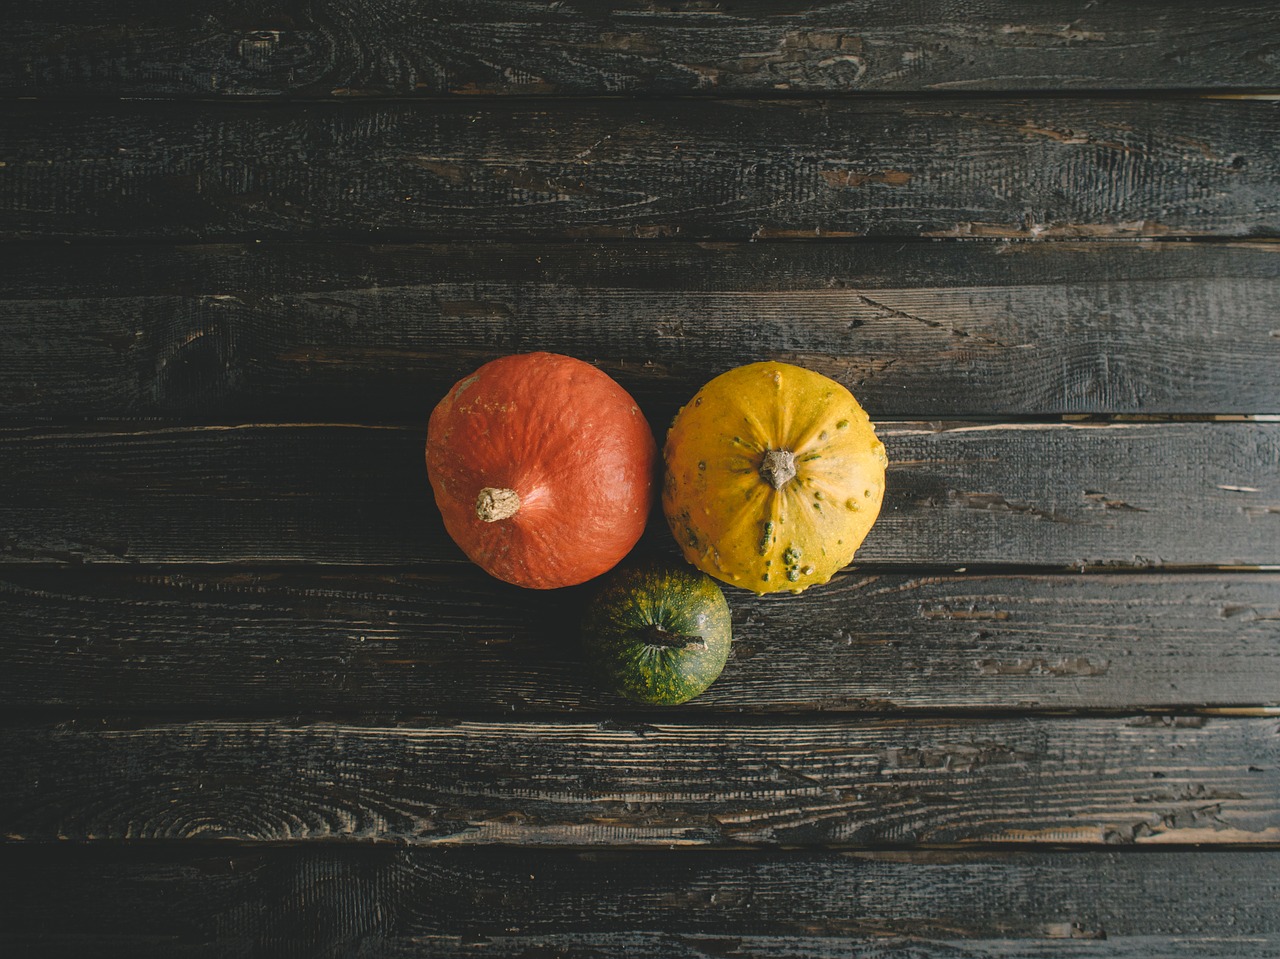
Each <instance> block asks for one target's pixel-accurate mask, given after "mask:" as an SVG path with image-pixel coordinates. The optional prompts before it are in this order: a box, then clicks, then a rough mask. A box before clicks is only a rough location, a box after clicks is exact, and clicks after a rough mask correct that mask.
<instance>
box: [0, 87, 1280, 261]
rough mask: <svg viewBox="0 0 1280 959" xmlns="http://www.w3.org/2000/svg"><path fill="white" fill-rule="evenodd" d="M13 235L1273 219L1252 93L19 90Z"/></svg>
mask: <svg viewBox="0 0 1280 959" xmlns="http://www.w3.org/2000/svg"><path fill="white" fill-rule="evenodd" d="M0 131H2V132H3V139H2V140H0V142H3V143H4V148H3V154H2V157H0V158H2V159H3V162H4V164H5V165H4V167H0V209H3V210H5V211H6V212H5V214H4V216H3V218H2V219H0V238H14V237H31V236H41V237H45V238H55V237H135V238H145V237H164V238H187V239H205V240H212V239H232V238H236V237H240V238H244V237H257V238H267V237H271V236H289V237H292V238H293V239H302V238H305V237H325V238H329V239H340V238H344V237H349V238H361V239H369V238H375V237H376V238H380V239H383V240H389V239H432V240H439V239H447V238H457V239H469V240H475V239H501V238H508V239H521V238H524V239H534V238H536V239H555V238H566V237H576V238H591V237H597V238H599V237H671V236H675V237H683V238H709V239H747V238H766V237H779V236H781V237H816V236H837V237H841V236H843V237H849V236H915V237H918V236H959V237H969V236H996V237H1017V238H1037V237H1040V238H1046V237H1117V236H1159V235H1171V234H1173V235H1202V236H1243V235H1254V236H1266V235H1270V236H1274V235H1276V234H1277V233H1278V232H1280V207H1278V206H1277V203H1276V200H1275V198H1276V196H1277V193H1280V153H1277V151H1276V150H1275V149H1274V145H1275V142H1276V139H1277V136H1278V135H1280V110H1277V104H1275V103H1268V102H1255V101H1246V100H1217V101H1210V100H1203V99H1199V100H1196V99H1171V100H1144V101H1134V100H1127V101H1107V100H1093V99H1082V100H1067V101H1063V100H1054V99H1032V100H1009V99H1003V100H973V99H960V100H936V99H933V100H925V99H900V98H885V99H875V100H845V101H813V100H795V101H784V102H763V101H708V100H696V99H691V100H666V101H640V102H628V101H613V100H607V101H564V102H558V103H556V104H555V108H554V110H549V109H548V108H547V105H546V104H542V103H536V102H535V103H528V102H510V101H508V102H500V101H490V102H488V103H485V104H478V103H475V102H470V103H468V102H459V101H454V102H428V103H412V102H405V101H400V102H393V103H360V102H348V103H340V104H335V103H312V104H305V105H290V106H288V107H282V106H280V105H269V104H268V105H262V104H226V103H200V104H183V103H165V102H134V103H113V104H110V105H106V106H104V105H62V106H51V105H49V104H47V103H40V104H33V103H23V102H10V103H8V104H5V105H4V107H3V109H2V110H0Z"/></svg>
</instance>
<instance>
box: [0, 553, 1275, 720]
mask: <svg viewBox="0 0 1280 959" xmlns="http://www.w3.org/2000/svg"><path fill="white" fill-rule="evenodd" d="M589 591H590V588H589V587H587V588H583V589H578V590H571V591H568V592H556V593H544V592H538V591H532V590H517V589H512V588H510V587H507V586H505V585H504V584H501V583H498V582H497V581H495V580H493V579H490V578H489V577H488V576H486V575H485V574H484V573H482V572H481V571H480V570H478V569H471V568H466V567H463V568H438V569H432V568H424V569H417V570H408V571H397V570H376V569H350V570H343V569H333V568H329V569H323V570H309V569H308V570H303V569H271V568H261V567H254V568H240V569H231V570H225V569H222V568H216V569H209V568H187V569H182V570H166V569H146V570H134V569H131V568H120V567H103V566H99V567H96V568H95V569H94V570H92V571H87V570H79V569H67V568H65V567H55V568H47V567H12V566H11V567H8V568H7V569H4V570H3V571H2V572H0V636H2V637H4V639H3V641H2V642H0V704H3V705H4V706H5V707H6V708H8V709H11V710H21V709H25V708H32V707H40V708H59V707H69V708H76V709H82V710H83V709H99V710H101V709H113V710H121V711H126V710H127V711H132V712H139V711H145V710H151V709H164V710H180V709H186V710H191V711H193V712H197V713H201V714H204V715H208V714H209V713H210V712H211V711H217V712H222V713H223V714H228V713H230V714H235V713H236V712H237V711H239V712H240V713H242V714H243V713H244V712H252V713H277V714H278V713H280V712H285V713H288V712H294V711H302V712H305V711H316V710H334V711H339V712H343V713H352V712H386V711H388V710H390V711H395V712H398V713H409V714H415V713H416V714H422V713H457V712H463V713H465V714H467V715H478V714H484V713H491V714H493V715H502V716H511V715H520V714H525V715H528V714H530V713H545V712H550V711H560V710H581V709H588V710H595V711H599V710H607V709H617V708H619V707H620V706H623V705H624V703H623V701H622V700H620V699H618V698H617V697H615V696H613V695H610V694H609V693H607V692H604V691H601V690H600V689H599V687H598V684H596V683H594V682H592V681H591V679H590V678H589V677H588V676H587V675H586V670H585V668H584V667H583V666H582V663H581V660H582V657H581V655H580V653H579V651H578V647H577V643H576V637H575V635H574V614H573V610H575V609H578V608H580V607H581V605H582V604H583V603H584V602H585V601H586V596H587V594H588V593H589ZM729 600H730V605H731V607H732V609H733V628H734V642H735V647H734V653H733V658H732V659H731V660H730V662H729V665H728V667H727V668H726V670H725V672H724V674H723V675H722V676H721V677H720V679H719V680H718V681H717V682H716V684H715V685H714V686H713V687H712V688H711V689H710V690H709V691H708V692H707V693H706V694H704V695H703V696H701V697H699V698H698V699H696V700H694V701H693V702H692V703H690V704H689V706H688V707H686V708H687V709H689V710H697V711H710V712H730V713H742V712H776V711H780V710H788V711H800V710H804V711H808V710H836V711H839V710H868V709H871V710H888V709H921V708H923V709H957V708H960V709H973V708H996V709H1006V708H1011V707H1018V708H1036V709H1073V708H1090V709H1099V708H1105V709H1131V708H1135V707H1139V708H1160V707H1163V708H1188V707H1198V706H1216V707H1248V706H1260V705H1268V704H1272V705H1280V576H1275V575H1264V574H1259V575H1251V576H1243V575H1239V574H1234V575H1233V574H1206V575H1193V574H1186V575H1179V576H1168V575H1137V576H1131V575H1114V574H1112V575H1087V576H1080V575H1076V574H1065V575H1059V576H912V575H902V574H899V575H882V576H867V575H857V574H849V575H845V576H841V577H839V578H838V579H837V580H836V581H835V582H834V583H832V584H830V585H829V586H827V587H825V588H823V589H814V590H809V591H808V592H806V593H804V594H803V595H801V596H798V597H787V598H785V599H782V600H772V599H770V600H760V599H756V598H755V597H751V596H748V595H747V594H745V593H743V592H741V591H737V590H734V591H731V594H730V596H729ZM653 714H654V715H669V713H668V712H666V711H662V710H655V711H653Z"/></svg>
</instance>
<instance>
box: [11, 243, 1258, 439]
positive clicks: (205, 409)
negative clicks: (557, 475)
mask: <svg viewBox="0 0 1280 959" xmlns="http://www.w3.org/2000/svg"><path fill="white" fill-rule="evenodd" d="M5 259H6V263H7V266H8V269H7V270H6V271H5V273H4V275H3V276H0V411H3V413H2V414H0V415H3V416H4V417H5V418H7V419H8V420H9V421H10V422H15V423H22V422H30V421H31V420H32V419H33V418H37V417H44V418H48V417H107V418H110V417H120V416H131V417H140V416H182V417H184V418H193V417H199V418H212V419H218V418H223V419H224V420H225V419H253V420H258V421H270V420H281V419H283V420H294V419H326V418H338V419H351V418H357V419H362V420H374V421H380V420H387V419H408V418H413V417H417V416H421V415H422V413H423V410H424V409H425V404H426V402H428V401H431V402H434V400H435V399H438V398H439V395H440V394H442V393H443V390H444V389H445V387H446V385H447V384H450V383H453V382H455V381H457V380H458V379H460V378H462V377H463V376H465V375H467V374H468V373H469V372H470V371H471V370H472V369H474V368H475V367H476V366H478V365H479V364H480V363H482V362H485V361H487V360H490V359H493V358H495V357H497V356H499V355H502V354H504V353H508V352H518V351H523V350H533V349H547V350H551V351H553V352H560V353H568V354H570V355H573V356H580V357H585V358H587V359H590V360H593V361H594V362H596V363H597V364H599V365H600V366H601V367H603V368H604V369H606V370H607V371H608V372H609V373H611V374H612V375H613V376H615V377H616V378H617V379H618V380H619V381H620V382H621V383H622V384H623V386H624V387H626V388H627V389H628V390H629V391H631V393H632V394H633V395H634V396H636V397H637V399H639V400H640V402H641V403H642V404H644V405H645V406H646V408H648V409H650V410H652V411H653V413H654V415H655V417H657V420H656V421H662V422H665V421H666V420H667V419H668V418H669V416H670V414H671V413H672V412H674V410H675V408H676V407H677V406H678V405H679V404H680V403H681V402H683V400H684V399H685V398H687V397H689V396H692V395H693V394H694V392H696V390H697V389H698V387H700V386H701V385H702V383H703V382H705V380H706V379H707V378H708V377H709V376H710V375H711V374H712V373H714V372H719V371H721V370H724V369H729V368H731V367H733V366H737V365H740V364H743V363H748V362H753V361H756V360H761V359H775V360H781V361H783V362H792V363H799V364H801V365H804V366H808V367H810V368H813V369H817V370H820V371H821V372H823V373H826V374H828V375H830V376H833V377H835V378H836V379H838V380H839V381H841V382H843V383H844V384H845V385H846V386H848V387H849V388H850V389H852V390H853V391H854V392H855V394H856V395H857V396H858V397H859V399H860V400H861V401H862V403H863V404H864V405H865V406H866V407H867V409H868V410H870V411H871V413H872V415H873V416H877V417H880V416H905V417H910V416H924V417H927V416H943V415H945V416H965V415H981V416H989V415H997V414H1005V415H1008V414H1013V415H1018V416H1025V415H1028V414H1037V413H1038V414H1058V413H1206V412H1210V413H1259V412H1276V411H1277V410H1278V409H1280V406H1278V401H1280V333H1278V332H1277V330H1276V325H1277V320H1276V316H1275V304H1276V303H1277V302H1280V243H1271V242H1252V243H1230V244H1186V243H1162V242H1149V243H1148V242H1142V243H1134V242H1131V241H1124V242H1105V241H1104V242H1090V243H1066V242H1062V243H1049V244H1043V243H1012V244H987V243H960V244H957V243H927V244H924V243H911V244H902V243H893V242H868V243H859V244H827V243H819V244H809V243H805V244H797V243H786V242H765V243H755V244H731V245H724V246H720V245H717V246H706V245H702V244H684V243H680V244H657V245H647V244H631V243H593V244H590V245H583V244H569V245H566V244H537V245H518V246H511V245H489V244H449V245H437V246H420V247H394V246H376V247H369V246H353V245H339V246H330V245H323V246H291V245H279V246H277V245H272V244H250V245H248V246H231V247H221V246H197V247H178V248H175V247H168V246H158V247H145V246H144V247H87V248H86V247H72V248H67V249H60V250H57V249H55V250H50V249H47V248H44V247H36V248H32V247H28V246H25V245H20V244H19V245H13V246H10V248H9V249H8V250H7V251H6V252H5Z"/></svg>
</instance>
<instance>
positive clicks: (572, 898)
mask: <svg viewBox="0 0 1280 959" xmlns="http://www.w3.org/2000/svg"><path fill="white" fill-rule="evenodd" d="M1278 866H1280V853H1276V852H1263V851H1203V852H1186V851H1173V850H1162V851H1159V852H1141V853H1134V852H1130V853H1117V852H1096V853H1088V854H1081V853H1078V852H1054V853H1046V852H1013V851H1008V852H1006V851H998V852H992V851H971V852H934V853H927V854H926V853H867V852H864V853H829V852H804V853H761V852H734V853H725V854H716V853H708V852H697V853H692V852H690V851H684V850H681V851H660V852H659V851H653V852H629V853H625V854H619V853H609V854H601V853H593V852H577V853H571V852H565V851H558V850H539V851H533V850H519V849H503V850H486V849H466V850H463V849H455V850H441V849H429V850H428V849H404V848H392V847H386V846H374V847H359V848H351V847H342V848H335V847H332V846H328V847H324V846H316V845H312V846H310V847H308V848H299V847H297V846H293V847H286V848H271V849H263V848H258V849H252V850H248V849H245V848H243V847H239V846H231V847H230V848H228V846H227V845H226V844H224V845H222V846H220V847H219V848H217V849H211V848H208V847H205V848H199V849H191V848H183V849H174V848H171V847H170V848H155V847H149V848H148V847H141V848H140V847H137V846H133V847H118V846H117V847H105V848H104V847H103V846H101V845H99V846H88V847H85V846H72V845H70V844H60V845H57V846H14V845H9V846H4V847H0V867H3V868H0V874H3V875H4V876H6V877H7V878H9V879H10V880H11V882H9V883H7V885H9V886H11V889H9V890H8V894H7V895H6V896H5V897H4V898H3V899H2V900H0V916H3V918H4V921H3V922H0V947H3V948H4V949H5V953H6V955H8V956H15V957H16V956H27V955H39V956H43V957H54V956H74V957H76V959H82V957H84V956H96V955H110V956H118V955H125V954H128V955H130V956H139V957H142V956H158V957H164V959H168V957H170V956H183V957H186V956H218V957H236V956H251V955H252V956H262V955H273V956H276V955H297V956H362V957H387V959H392V957H395V959H409V957H438V956H460V955H466V956H470V955H475V956H511V957H517V956H518V957H524V959H531V957H535V956H538V957H541V956H546V957H551V956H573V957H582V959H587V957H609V959H613V957H626V959H632V957H638V959H706V957H711V956H743V957H753V959H797V957H814V959H837V957H838V959H848V957H849V956H866V957H872V959H886V957H891V956H892V957H898V959H903V957H911V959H1016V957H1024V959H1033V957H1034V959H1039V957H1059V956H1061V957H1068V956H1069V957H1071V959H1104V957H1106V959H1148V957H1151V956H1169V955H1179V956H1181V955H1187V956H1196V957H1204V959H1228V957H1229V959H1270V957H1272V956H1274V955H1275V952H1276V948H1277V946H1280V914H1278V913H1277V910H1276V909H1275V902H1276V899H1277V897H1280V883H1278V882H1277V879H1276V876H1277V874H1280V869H1277V867H1278ZM658 930H661V931H658Z"/></svg>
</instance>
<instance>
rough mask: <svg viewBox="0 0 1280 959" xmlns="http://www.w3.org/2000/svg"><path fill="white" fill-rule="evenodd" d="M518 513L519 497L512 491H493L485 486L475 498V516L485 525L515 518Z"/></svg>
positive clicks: (490, 487)
mask: <svg viewBox="0 0 1280 959" xmlns="http://www.w3.org/2000/svg"><path fill="white" fill-rule="evenodd" d="M519 511H520V497H519V496H517V495H516V491H515V490H513V489H494V488H493V487H492V486H486V487H485V488H484V489H482V490H481V491H480V495H479V496H477V497H476V516H477V517H479V518H480V519H482V520H484V521H485V522H486V523H496V522H497V521H498V520H500V519H507V518H508V517H511V516H515V515H516V513H518V512H519Z"/></svg>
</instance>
